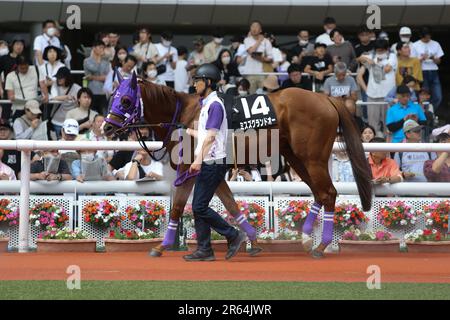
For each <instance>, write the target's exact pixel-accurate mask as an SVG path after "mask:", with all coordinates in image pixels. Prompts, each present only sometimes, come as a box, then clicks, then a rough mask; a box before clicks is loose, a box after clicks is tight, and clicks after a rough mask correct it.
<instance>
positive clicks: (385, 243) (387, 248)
mask: <svg viewBox="0 0 450 320" xmlns="http://www.w3.org/2000/svg"><path fill="white" fill-rule="evenodd" d="M399 250H400V240H399V239H394V238H393V236H392V234H391V233H390V232H385V231H375V232H366V233H362V232H361V231H360V230H359V229H357V228H350V229H349V230H347V231H345V232H344V235H343V237H342V239H341V240H339V251H340V252H345V253H347V252H358V253H363V252H398V251H399Z"/></svg>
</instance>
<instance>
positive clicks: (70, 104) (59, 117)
mask: <svg viewBox="0 0 450 320" xmlns="http://www.w3.org/2000/svg"><path fill="white" fill-rule="evenodd" d="M68 89H69V88H63V87H60V86H57V87H56V90H53V89H52V94H51V98H54V97H58V96H65V95H68V96H72V97H75V98H76V97H77V93H78V91H79V90H80V89H81V87H80V86H79V85H78V84H76V83H74V84H73V85H72V87H71V88H70V90H69V92H67V90H68ZM58 105H59V104H55V106H54V107H53V110H56V112H55V111H53V110H52V114H53V112H55V113H54V115H53V118H52V123H53V124H56V125H57V126H62V125H63V124H64V121H65V120H66V114H67V112H69V111H70V110H72V109H75V108H76V107H77V103H76V102H75V101H64V102H62V103H61V105H60V106H59V108H58ZM57 108H58V109H57Z"/></svg>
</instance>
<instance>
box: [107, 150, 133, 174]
mask: <svg viewBox="0 0 450 320" xmlns="http://www.w3.org/2000/svg"><path fill="white" fill-rule="evenodd" d="M133 154H134V151H124V150H119V151H117V152H116V153H115V154H114V155H113V157H112V159H111V161H110V162H109V165H110V166H111V167H113V169H116V170H119V169H120V168H123V167H125V165H126V164H127V163H128V162H130V161H131V159H132V157H133Z"/></svg>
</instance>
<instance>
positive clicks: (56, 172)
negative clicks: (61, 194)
mask: <svg viewBox="0 0 450 320" xmlns="http://www.w3.org/2000/svg"><path fill="white" fill-rule="evenodd" d="M30 173H31V175H30V180H32V181H36V180H46V181H65V180H72V176H71V174H70V169H69V167H68V166H67V163H66V162H65V161H64V160H62V159H61V155H60V154H59V152H58V150H46V151H44V153H43V155H42V157H41V159H40V160H37V161H33V162H32V163H31V167H30Z"/></svg>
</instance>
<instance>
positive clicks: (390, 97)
mask: <svg viewBox="0 0 450 320" xmlns="http://www.w3.org/2000/svg"><path fill="white" fill-rule="evenodd" d="M416 84H417V80H416V79H415V78H414V77H413V76H409V75H407V76H405V77H404V78H403V82H402V83H400V85H398V86H395V87H393V88H392V89H391V91H389V92H388V94H387V95H386V97H385V98H384V101H386V102H387V103H389V104H390V105H393V104H396V103H397V102H398V97H397V89H398V87H400V86H401V85H406V86H407V87H408V88H409V92H410V97H409V99H410V100H411V101H412V102H417V94H416V91H414V88H415V87H416Z"/></svg>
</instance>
